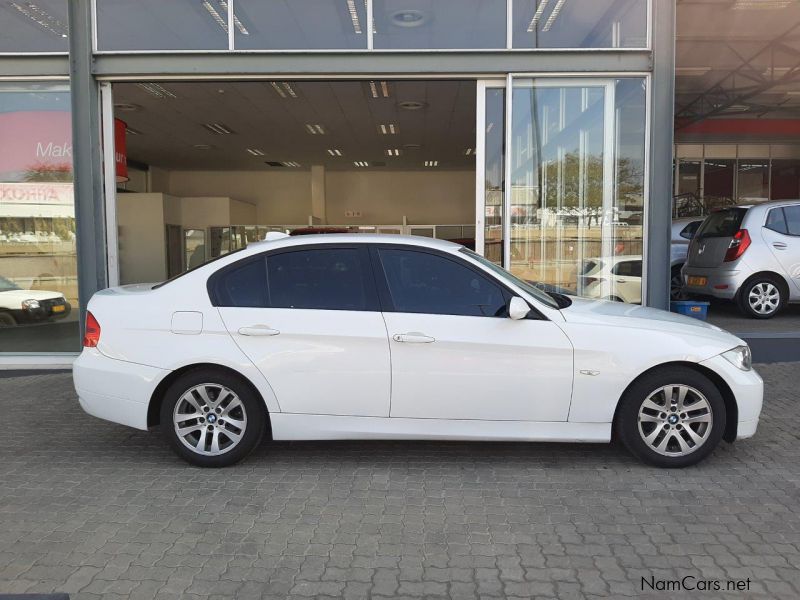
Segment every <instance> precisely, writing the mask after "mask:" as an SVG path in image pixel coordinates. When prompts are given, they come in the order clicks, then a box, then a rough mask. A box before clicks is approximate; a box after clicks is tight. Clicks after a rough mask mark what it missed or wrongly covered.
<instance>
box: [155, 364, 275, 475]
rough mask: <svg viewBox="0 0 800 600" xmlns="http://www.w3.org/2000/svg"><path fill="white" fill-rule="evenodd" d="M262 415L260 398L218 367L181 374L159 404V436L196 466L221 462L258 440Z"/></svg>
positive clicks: (229, 462)
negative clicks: (179, 431)
mask: <svg viewBox="0 0 800 600" xmlns="http://www.w3.org/2000/svg"><path fill="white" fill-rule="evenodd" d="M217 403H219V406H217ZM195 414H197V415H198V416H197V417H194V416H193V415H195ZM266 420H267V417H266V407H265V406H264V402H263V401H262V400H261V398H259V397H258V395H257V394H256V393H255V392H254V391H253V389H252V388H251V387H250V385H248V384H247V383H246V382H245V381H244V380H243V379H242V378H240V377H238V376H235V375H232V374H230V373H228V372H226V371H223V370H219V369H197V370H192V371H188V372H187V373H185V374H183V375H181V376H180V377H179V378H178V379H176V380H175V381H174V382H173V383H172V385H170V386H169V388H168V389H167V391H166V393H165V394H164V399H163V401H162V403H161V431H162V433H163V435H164V437H166V439H167V441H168V443H169V445H170V446H171V447H172V449H173V450H174V451H175V453H176V454H178V456H180V457H181V458H183V459H184V460H186V461H188V462H190V463H191V464H193V465H197V466H198V467H227V466H230V465H233V464H235V463H237V462H239V461H240V460H242V459H243V458H245V457H246V456H247V455H248V454H250V452H252V451H253V449H254V448H255V447H256V446H258V444H259V443H260V442H261V439H262V437H263V436H264V430H265V428H266ZM234 422H235V423H234ZM178 425H180V426H181V428H182V429H183V430H184V433H183V435H181V434H179V433H178ZM215 444H216V445H215ZM201 446H202V447H201Z"/></svg>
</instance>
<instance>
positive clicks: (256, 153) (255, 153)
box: [247, 148, 264, 156]
mask: <svg viewBox="0 0 800 600" xmlns="http://www.w3.org/2000/svg"><path fill="white" fill-rule="evenodd" d="M247 151H248V152H249V153H250V154H252V155H253V156H264V151H263V150H261V149H259V148H248V149H247Z"/></svg>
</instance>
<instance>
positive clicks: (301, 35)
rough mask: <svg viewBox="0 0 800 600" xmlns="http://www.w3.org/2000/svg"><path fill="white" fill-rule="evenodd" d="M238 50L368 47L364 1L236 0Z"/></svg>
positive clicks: (235, 33) (236, 40) (364, 48)
mask: <svg viewBox="0 0 800 600" xmlns="http://www.w3.org/2000/svg"><path fill="white" fill-rule="evenodd" d="M234 8H235V10H236V19H237V20H236V22H234V27H235V29H234V35H235V38H236V39H235V44H236V49H237V50H242V49H246V50H269V49H280V50H284V49H299V50H302V49H319V50H325V49H338V48H355V49H357V48H360V49H362V50H366V49H367V9H366V2H365V1H364V0H304V1H303V2H285V1H284V0H236V2H235V4H234Z"/></svg>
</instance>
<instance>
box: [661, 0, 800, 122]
mask: <svg viewBox="0 0 800 600" xmlns="http://www.w3.org/2000/svg"><path fill="white" fill-rule="evenodd" d="M675 113H676V116H677V117H679V118H680V117H685V118H686V119H687V120H692V121H697V120H700V119H702V118H707V117H725V118H753V117H764V118H798V117H800V2H798V1H797V0H678V4H677V40H676V82H675Z"/></svg>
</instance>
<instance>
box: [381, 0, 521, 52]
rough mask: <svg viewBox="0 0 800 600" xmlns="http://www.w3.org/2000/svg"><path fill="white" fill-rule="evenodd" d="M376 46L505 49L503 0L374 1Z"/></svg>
mask: <svg viewBox="0 0 800 600" xmlns="http://www.w3.org/2000/svg"><path fill="white" fill-rule="evenodd" d="M372 10H373V17H374V24H375V32H374V46H375V48H421V49H425V48H505V47H506V1H505V0H416V1H415V2H413V3H409V2H407V1H405V0H374V1H373V9H372Z"/></svg>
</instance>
